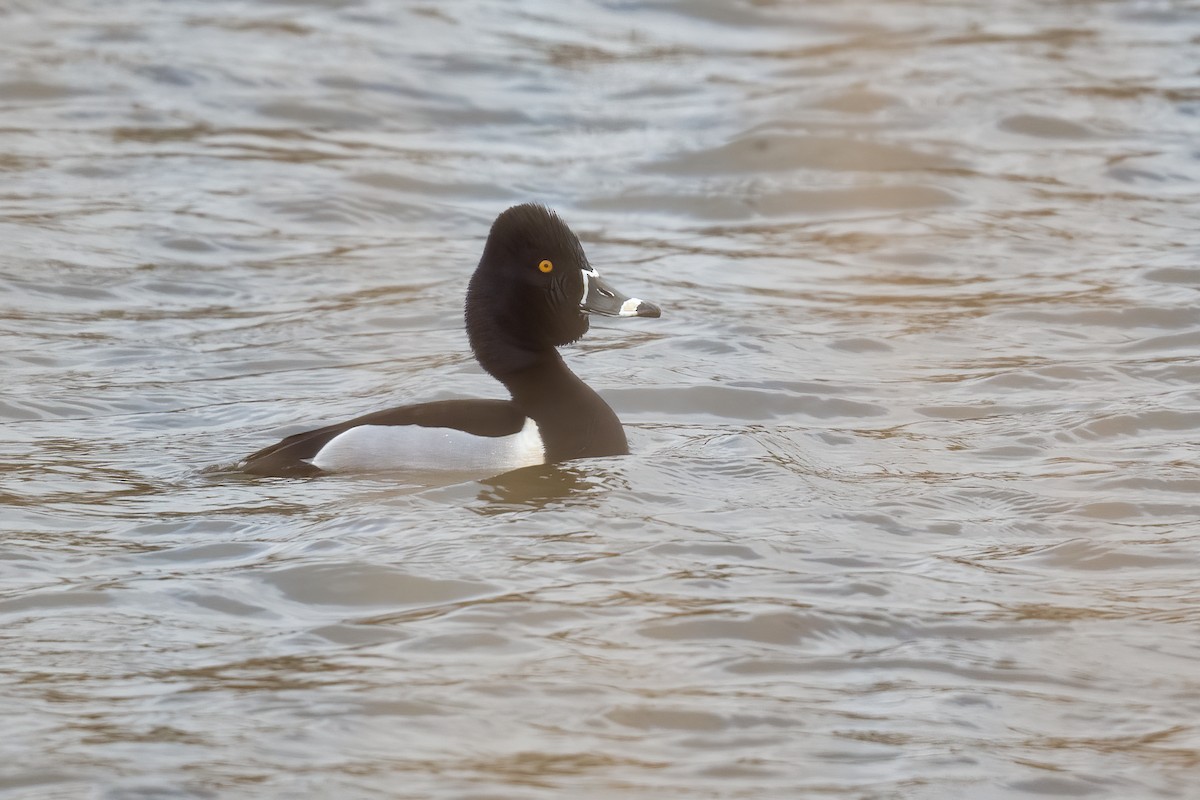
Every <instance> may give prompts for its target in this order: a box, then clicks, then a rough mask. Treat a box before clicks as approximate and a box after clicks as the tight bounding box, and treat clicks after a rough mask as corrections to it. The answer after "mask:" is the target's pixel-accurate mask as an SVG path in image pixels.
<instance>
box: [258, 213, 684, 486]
mask: <svg viewBox="0 0 1200 800" xmlns="http://www.w3.org/2000/svg"><path fill="white" fill-rule="evenodd" d="M660 313H661V312H660V311H659V308H658V306H656V305H654V304H653V303H648V302H646V301H645V300H640V299H638V298H636V297H626V296H624V295H622V294H621V293H619V292H617V291H616V290H615V289H613V288H612V287H611V286H609V285H608V283H606V282H605V281H604V280H602V279H601V278H600V274H599V273H598V272H597V271H596V269H595V267H593V266H592V265H591V264H589V263H588V260H587V256H586V255H585V254H584V252H583V246H582V245H580V243H579V239H578V237H576V236H575V234H574V233H573V232H572V231H571V229H570V228H569V227H567V225H566V223H564V222H563V221H562V220H561V219H560V218H559V217H558V215H557V214H555V213H554V212H553V211H551V210H550V209H548V208H546V207H545V206H542V205H537V204H533V203H527V204H524V205H518V206H513V207H512V208H510V209H508V210H507V211H505V212H503V213H502V214H500V216H498V217H497V218H496V221H495V222H494V223H492V228H491V232H490V233H489V234H488V238H487V243H486V244H485V245H484V247H483V256H482V257H481V258H480V259H479V266H478V267H476V269H475V274H474V275H473V276H472V277H471V281H470V283H469V285H468V286H467V301H466V314H465V317H466V326H467V337H468V339H469V340H470V343H471V350H472V352H474V354H475V358H476V360H477V361H478V362H479V364H480V366H482V367H483V368H484V370H486V371H487V373H488V374H489V375H491V376H492V377H494V378H495V379H496V380H498V381H500V382H501V383H502V384H504V387H505V388H506V389H508V392H509V394H510V395H511V399H509V400H439V401H436V402H432V403H419V404H416V405H407V406H400V407H399V408H390V409H387V410H386V411H377V412H375V413H373V414H367V415H365V416H361V417H356V418H355V419H352V420H349V421H347V422H341V423H337V424H335V425H328V426H326V427H324V428H318V429H316V430H312V431H307V432H305V433H297V434H295V435H293V436H289V437H287V438H286V439H284V440H283V441H281V442H279V443H277V444H273V445H271V446H270V447H267V448H264V449H263V450H259V451H258V452H257V453H254V454H253V455H251V456H250V457H249V458H247V459H246V460H245V462H244V463H243V465H242V469H243V470H244V471H245V472H249V473H251V474H255V475H274V476H306V475H318V474H321V473H326V472H362V471H371V470H400V469H412V470H436V469H449V470H465V471H474V470H479V471H491V470H494V471H495V472H504V471H507V470H510V469H517V468H519V467H524V466H531V465H534V464H543V463H553V462H558V461H566V460H569V459H574V458H591V457H597V456H612V455H623V454H625V453H628V452H629V445H628V443H627V442H626V439H625V432H624V431H623V430H622V429H621V421H620V420H619V419H617V415H616V414H615V413H614V412H613V410H612V408H610V407H609V405H608V404H607V403H605V402H604V400H602V399H601V398H600V395H598V394H596V392H595V391H593V390H592V389H591V387H589V386H588V385H587V384H586V383H584V382H583V381H581V380H580V379H579V378H578V377H576V376H575V374H574V373H573V372H571V370H570V369H568V368H567V365H566V364H565V363H564V362H563V360H562V356H560V355H559V354H558V351H557V350H556V349H555V348H557V347H561V346H563V345H566V344H570V343H571V342H574V341H576V340H577V339H579V337H581V336H583V334H585V333H587V330H588V315H589V314H601V315H604V316H609V317H657V316H659V315H660Z"/></svg>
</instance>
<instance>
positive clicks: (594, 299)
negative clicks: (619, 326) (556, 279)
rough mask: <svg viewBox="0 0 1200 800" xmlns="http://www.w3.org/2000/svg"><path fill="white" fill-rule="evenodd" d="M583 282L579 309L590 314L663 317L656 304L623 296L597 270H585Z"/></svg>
mask: <svg viewBox="0 0 1200 800" xmlns="http://www.w3.org/2000/svg"><path fill="white" fill-rule="evenodd" d="M583 282H584V290H583V301H582V302H580V304H579V307H580V308H581V309H583V310H584V311H586V312H587V313H589V314H600V315H602V316H605V317H660V316H662V311H660V310H659V308H658V306H656V305H654V303H648V302H646V301H645V300H642V299H640V298H637V297H627V296H626V295H623V294H621V293H620V292H618V291H617V290H616V289H614V288H612V287H611V286H609V285H608V283H607V282H606V281H605V280H604V279H602V278H601V277H600V276H599V275H597V274H596V272H595V270H584V272H583Z"/></svg>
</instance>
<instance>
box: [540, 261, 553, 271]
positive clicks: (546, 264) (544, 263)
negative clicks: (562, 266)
mask: <svg viewBox="0 0 1200 800" xmlns="http://www.w3.org/2000/svg"><path fill="white" fill-rule="evenodd" d="M538 269H540V270H541V271H542V272H549V271H550V270H552V269H554V265H553V264H551V263H550V262H549V261H547V260H546V259H542V263H540V264H538Z"/></svg>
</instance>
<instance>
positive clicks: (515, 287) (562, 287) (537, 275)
mask: <svg viewBox="0 0 1200 800" xmlns="http://www.w3.org/2000/svg"><path fill="white" fill-rule="evenodd" d="M660 313H661V312H660V311H659V309H658V306H656V305H654V304H653V303H647V302H646V301H645V300H639V299H638V298H636V297H626V296H625V295H622V294H621V293H620V292H618V291H616V290H615V289H613V288H612V287H611V286H609V285H608V284H607V283H606V282H604V281H603V280H601V278H600V275H599V273H597V271H596V270H595V268H593V267H592V266H591V265H590V264H589V263H588V260H587V256H586V255H585V254H584V252H583V246H582V245H581V244H580V243H579V238H578V237H576V236H575V234H574V233H572V231H571V229H570V228H568V227H567V224H566V223H565V222H563V221H562V220H561V219H559V217H558V215H557V214H555V213H554V212H553V211H551V210H550V209H548V208H546V207H545V206H541V205H536V204H533V203H526V204H524V205H519V206H513V207H512V208H510V209H508V210H507V211H505V212H503V213H502V214H501V215H500V216H498V217H497V218H496V221H495V222H494V223H492V230H491V233H489V234H488V239H487V244H485V245H484V248H483V257H482V258H481V259H480V260H479V266H478V267H477V268H476V269H475V274H474V275H473V276H472V278H471V284H470V286H469V287H468V288H467V308H466V317H467V332H468V335H469V336H470V338H471V347H472V348H473V349H474V350H475V352H476V354H477V355H479V356H482V355H483V354H484V351H486V350H488V349H490V345H491V344H492V343H493V341H494V340H496V339H503V340H505V341H506V343H508V344H510V345H517V346H518V347H520V348H522V349H525V350H528V351H531V352H536V351H541V350H545V349H547V348H552V347H558V346H561V345H565V344H570V343H571V342H573V341H575V340H576V339H578V338H579V337H581V336H583V334H585V333H587V329H588V315H589V314H602V315H604V316H610V317H657V316H659V315H660Z"/></svg>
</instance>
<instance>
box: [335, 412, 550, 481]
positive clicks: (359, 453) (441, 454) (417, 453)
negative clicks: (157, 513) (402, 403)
mask: <svg viewBox="0 0 1200 800" xmlns="http://www.w3.org/2000/svg"><path fill="white" fill-rule="evenodd" d="M545 462H546V448H545V446H544V445H543V443H542V435H541V433H540V432H539V431H538V426H537V423H536V422H534V421H533V420H531V419H526V420H525V426H524V427H523V428H521V430H520V431H519V432H518V433H514V434H512V435H511V436H475V435H474V434H470V433H466V432H465V431H460V430H457V429H455V428H425V427H422V426H420V425H359V426H358V427H356V428H351V429H350V430H348V431H345V432H344V433H339V434H338V435H337V436H335V437H333V438H332V439H330V440H329V443H328V444H326V445H325V446H324V447H322V448H321V450H320V451H319V452H318V453H317V454H316V455H315V456H314V457H313V458H312V464H313V466H315V467H317V468H318V469H321V470H324V471H326V472H377V471H384V470H414V471H437V470H447V471H455V472H474V471H481V472H489V473H499V472H507V471H508V470H510V469H520V468H521V467H530V466H533V465H535V464H544V463H545Z"/></svg>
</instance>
